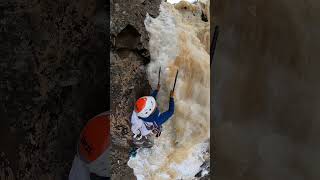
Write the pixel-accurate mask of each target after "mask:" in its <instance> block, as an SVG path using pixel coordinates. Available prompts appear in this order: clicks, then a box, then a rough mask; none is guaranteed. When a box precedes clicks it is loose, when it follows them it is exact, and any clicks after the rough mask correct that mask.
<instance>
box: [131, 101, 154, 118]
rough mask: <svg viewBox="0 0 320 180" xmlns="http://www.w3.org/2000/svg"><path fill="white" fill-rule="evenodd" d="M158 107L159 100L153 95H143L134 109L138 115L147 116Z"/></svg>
mask: <svg viewBox="0 0 320 180" xmlns="http://www.w3.org/2000/svg"><path fill="white" fill-rule="evenodd" d="M156 107H157V102H156V100H155V98H154V97H153V96H143V97H141V98H139V99H138V100H137V101H136V104H135V106H134V111H135V112H136V113H137V115H138V117H141V118H147V117H149V116H150V115H151V114H152V113H153V112H154V111H155V109H156Z"/></svg>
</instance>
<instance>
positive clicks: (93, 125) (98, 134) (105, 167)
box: [78, 112, 110, 177]
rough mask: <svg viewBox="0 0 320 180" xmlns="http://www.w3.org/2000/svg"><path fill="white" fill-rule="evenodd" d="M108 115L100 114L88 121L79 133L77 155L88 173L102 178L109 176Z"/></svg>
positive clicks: (105, 113)
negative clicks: (84, 164)
mask: <svg viewBox="0 0 320 180" xmlns="http://www.w3.org/2000/svg"><path fill="white" fill-rule="evenodd" d="M109 151H110V115H109V112H104V113H101V114H99V115H97V116H95V117H93V118H92V119H91V120H89V121H88V123H87V124H86V126H85V127H84V129H83V130H82V132H81V135H80V140H79V144H78V155H79V157H80V159H81V160H82V161H84V162H85V163H86V164H87V167H88V169H89V170H90V172H92V173H95V174H96V175H99V176H102V177H108V176H109V175H110V158H109V154H110V153H109Z"/></svg>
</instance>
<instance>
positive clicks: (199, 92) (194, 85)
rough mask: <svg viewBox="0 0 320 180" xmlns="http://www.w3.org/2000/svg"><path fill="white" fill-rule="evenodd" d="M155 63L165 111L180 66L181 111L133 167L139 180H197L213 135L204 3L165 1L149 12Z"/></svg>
mask: <svg viewBox="0 0 320 180" xmlns="http://www.w3.org/2000/svg"><path fill="white" fill-rule="evenodd" d="M145 26H146V29H147V31H148V32H149V35H150V41H149V46H150V47H149V50H150V54H151V62H150V63H149V65H148V67H147V74H148V79H149V83H150V84H151V86H152V87H153V88H155V87H156V84H157V82H158V80H157V79H158V70H159V67H160V66H161V69H162V72H161V85H162V86H161V90H160V92H159V94H158V103H159V107H160V110H161V111H165V110H166V109H167V108H168V100H169V92H170V89H171V88H172V86H173V83H174V77H175V73H176V70H177V69H179V78H178V80H177V84H176V91H175V92H176V98H175V105H176V106H175V114H174V116H173V117H172V118H171V119H170V120H169V121H167V122H166V123H165V124H164V128H163V129H164V130H163V132H162V135H161V136H160V137H159V138H157V139H155V145H154V146H153V147H152V148H151V149H139V150H138V152H137V155H136V157H134V158H130V160H129V161H128V165H129V166H130V167H131V168H133V169H134V174H135V175H136V177H137V179H138V180H142V179H148V180H152V179H154V180H161V179H192V178H193V177H194V176H195V174H197V173H198V172H199V170H200V166H201V165H202V164H203V162H204V153H205V152H206V151H207V149H208V146H209V144H208V143H207V142H208V141H207V140H208V139H209V136H210V57H209V53H208V49H209V38H210V37H209V27H210V25H209V23H208V22H204V21H202V20H201V9H200V5H191V4H190V3H187V2H180V3H179V4H176V5H172V4H169V3H164V2H163V3H162V4H161V6H160V15H159V16H158V17H157V18H152V17H150V16H147V18H146V19H145Z"/></svg>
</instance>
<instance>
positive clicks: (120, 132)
mask: <svg viewBox="0 0 320 180" xmlns="http://www.w3.org/2000/svg"><path fill="white" fill-rule="evenodd" d="M160 2H161V1H160V0H131V1H127V0H113V1H111V23H110V26H111V35H110V40H111V43H112V44H111V52H110V56H111V61H110V63H111V64H110V65H111V69H110V70H111V109H112V125H111V127H112V129H111V134H112V152H111V157H112V158H111V163H112V165H111V168H112V179H121V178H124V179H133V178H135V177H134V175H133V171H132V169H131V168H129V166H128V165H127V161H128V159H129V157H128V152H129V148H130V141H131V136H132V133H131V130H130V117H131V112H132V110H133V109H132V107H133V104H134V101H135V100H136V99H137V98H138V97H140V96H142V95H147V94H149V93H150V91H151V87H150V85H149V83H148V80H147V77H146V72H145V68H146V67H145V65H146V64H147V63H149V61H150V55H149V51H148V39H149V38H148V34H147V31H146V29H145V26H144V19H145V17H146V14H147V13H148V14H149V15H150V16H153V17H156V16H158V13H159V12H158V11H159V5H160Z"/></svg>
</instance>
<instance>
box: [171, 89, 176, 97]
mask: <svg viewBox="0 0 320 180" xmlns="http://www.w3.org/2000/svg"><path fill="white" fill-rule="evenodd" d="M174 96H175V93H174V91H172V90H171V91H170V97H171V98H174Z"/></svg>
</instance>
